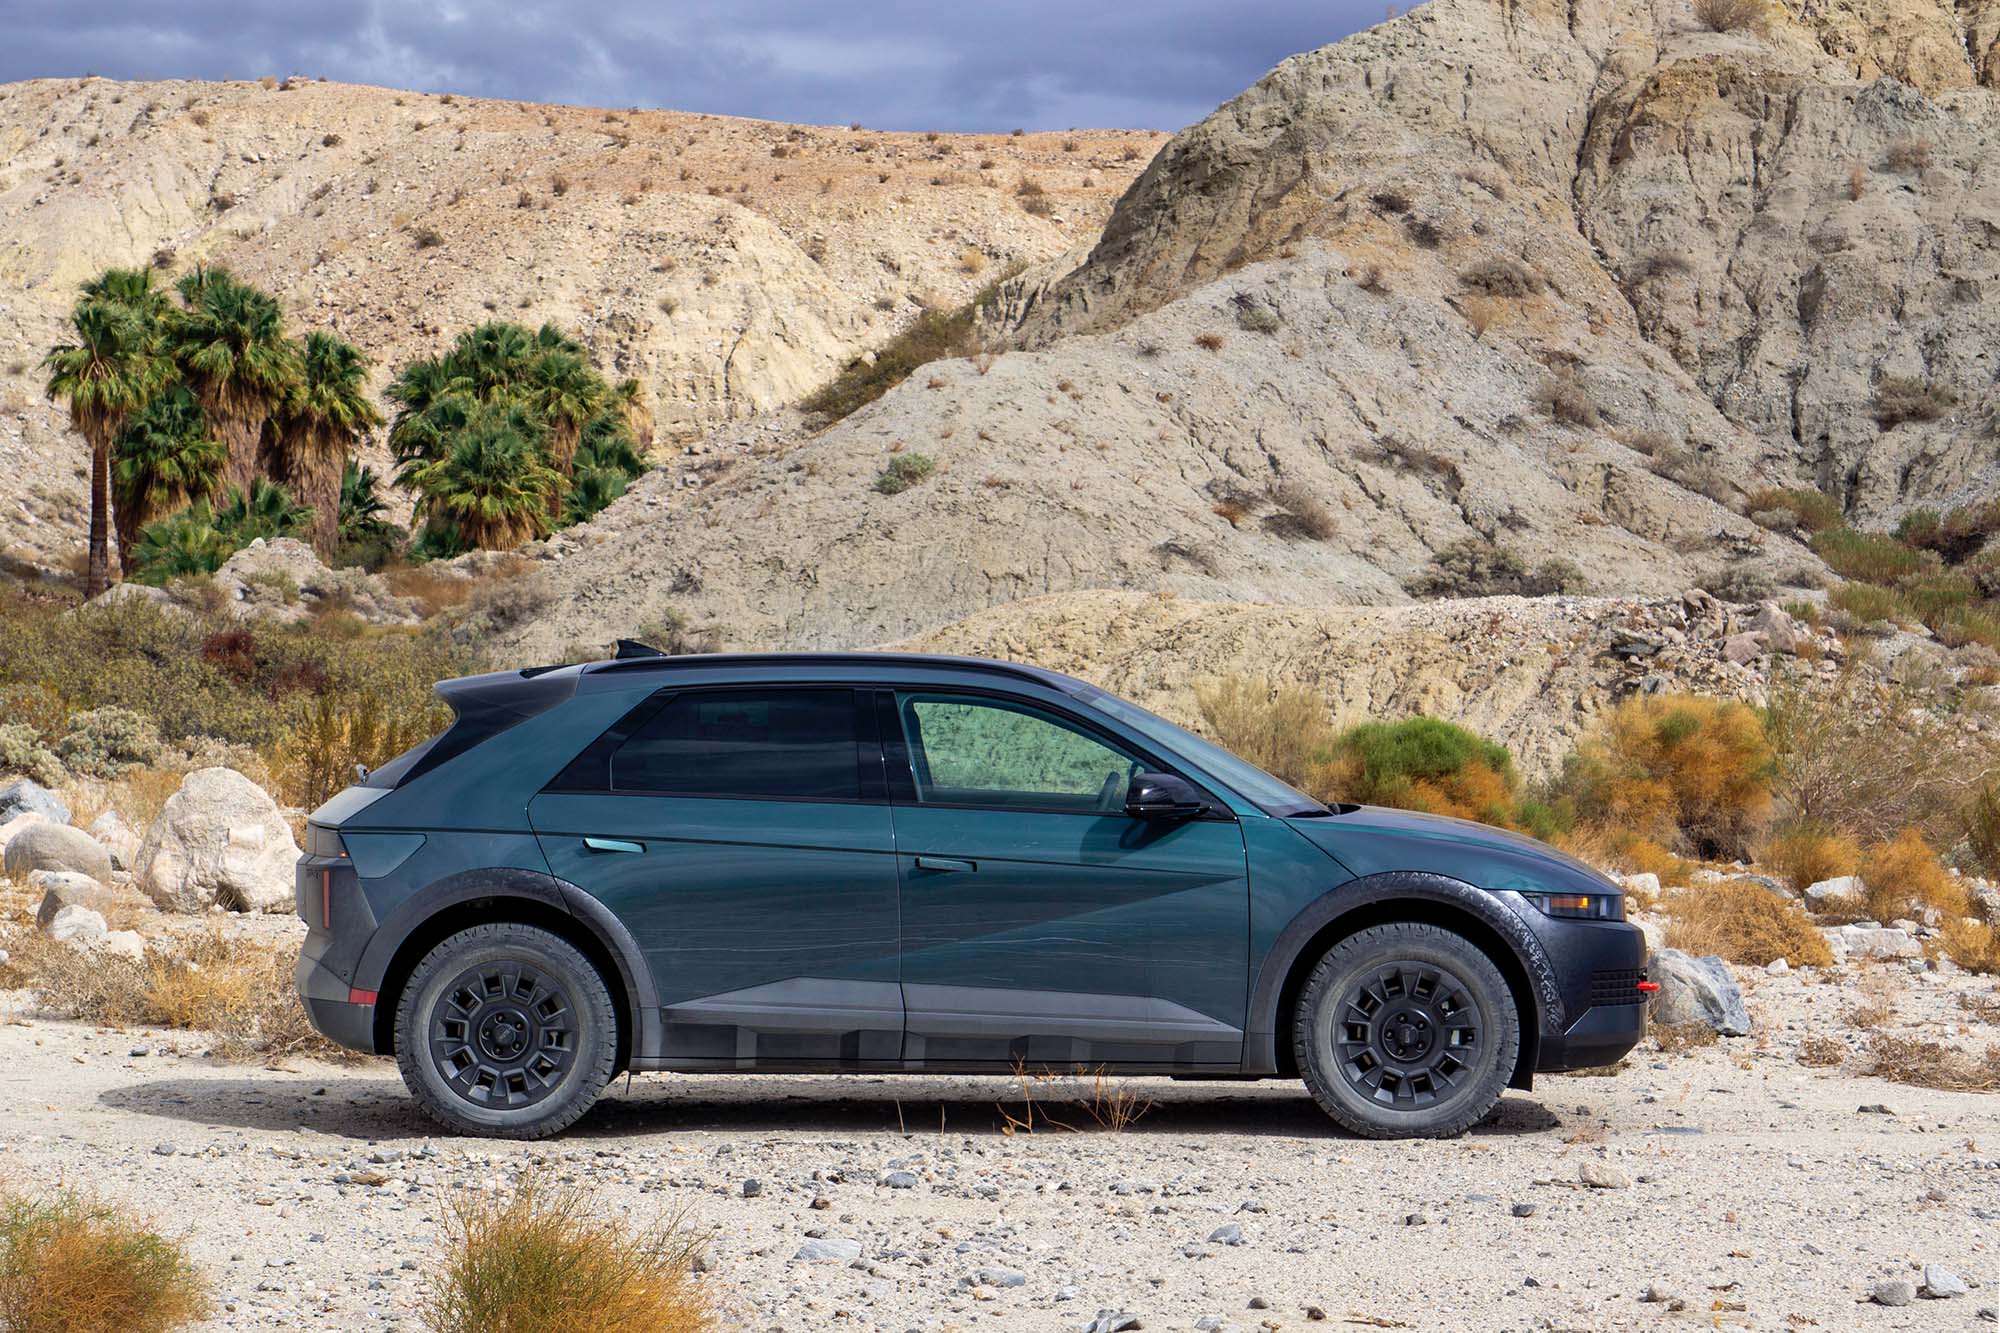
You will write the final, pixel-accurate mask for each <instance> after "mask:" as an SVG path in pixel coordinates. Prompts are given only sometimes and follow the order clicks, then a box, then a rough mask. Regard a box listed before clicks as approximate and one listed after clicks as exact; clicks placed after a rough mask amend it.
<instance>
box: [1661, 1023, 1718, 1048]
mask: <svg viewBox="0 0 2000 1333" xmlns="http://www.w3.org/2000/svg"><path fill="white" fill-rule="evenodd" d="M1647 1031H1648V1032H1649V1033H1650V1034H1651V1035H1652V1038H1653V1044H1654V1045H1655V1046H1658V1047H1659V1048H1660V1053H1661V1054H1662V1055H1682V1054H1685V1053H1686V1052H1688V1051H1696V1050H1700V1049H1701V1048H1702V1047H1704V1046H1713V1045H1715V1043H1716V1042H1718V1041H1720V1040H1722V1034H1721V1033H1719V1032H1717V1031H1716V1030H1715V1029H1714V1028H1712V1027H1710V1026H1709V1025H1708V1024H1706V1023H1655V1024H1653V1025H1652V1026H1651V1027H1650V1028H1648V1029H1647Z"/></svg>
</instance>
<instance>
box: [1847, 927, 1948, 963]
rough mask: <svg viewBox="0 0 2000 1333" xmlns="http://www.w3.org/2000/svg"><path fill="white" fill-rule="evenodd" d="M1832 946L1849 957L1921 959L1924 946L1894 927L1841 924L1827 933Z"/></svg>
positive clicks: (1908, 933)
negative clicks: (1844, 951) (1843, 951)
mask: <svg viewBox="0 0 2000 1333" xmlns="http://www.w3.org/2000/svg"><path fill="white" fill-rule="evenodd" d="M1827 940H1828V942H1829V943H1831V944H1833V945H1834V947H1836V948H1839V949H1844V950H1846V952H1847V956H1848V957H1849V958H1921V957H1923V954H1924V947H1923V946H1922V945H1921V944H1918V943H1917V941H1916V939H1915V938H1914V937H1913V936H1912V935H1911V934H1910V932H1909V931H1907V930H1903V929H1901V928H1899V927H1896V926H1867V925H1860V926H1842V927H1840V928H1839V929H1838V930H1831V931H1828V932H1827Z"/></svg>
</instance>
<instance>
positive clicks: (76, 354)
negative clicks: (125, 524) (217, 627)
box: [42, 295, 165, 597]
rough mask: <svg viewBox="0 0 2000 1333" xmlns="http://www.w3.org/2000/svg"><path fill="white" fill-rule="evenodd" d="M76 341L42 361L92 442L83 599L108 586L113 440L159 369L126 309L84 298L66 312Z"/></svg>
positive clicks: (51, 387) (151, 344) (53, 394)
mask: <svg viewBox="0 0 2000 1333" xmlns="http://www.w3.org/2000/svg"><path fill="white" fill-rule="evenodd" d="M70 330H71V332H72V333H73V334H74V340H73V341H70V342H63V343H57V344H56V345H55V346H54V347H51V348H50V349H49V351H48V355H47V356H45V357H44V358H43V359H42V365H43V366H44V367H45V368H46V369H47V370H48V372H49V381H48V395H49V398H50V399H51V400H57V399H60V400H62V402H63V403H64V405H65V406H66V407H67V408H68V409H69V423H70V429H72V430H74V431H75V432H76V433H77V434H79V435H81V436H83V438H84V440H85V441H86V442H87V443H88V444H89V445H90V565H89V572H88V573H87V575H86V576H85V580H84V596H86V597H95V596H97V595H98V594H99V593H101V592H103V591H104V590H105V589H106V588H108V587H110V586H111V443H112V441H113V440H114V439H115V438H116V437H117V435H118V432H119V430H120V429H121V428H122V427H123V426H124V424H125V420H126V418H127V417H129V416H131V415H132V414H133V413H134V412H136V411H138V410H139V409H140V408H141V407H143V406H145V403H146V400H147V399H148V398H150V397H151V396H152V394H153V393H154V391H155V390H156V389H158V388H159V386H160V384H161V382H162V380H163V379H164V371H165V366H164V365H163V363H162V362H161V359H160V355H159V339H158V337H157V335H156V331H155V330H154V329H153V328H152V327H151V326H150V325H149V324H148V323H147V322H146V321H145V320H144V319H142V318H141V317H140V316H139V315H138V314H137V313H135V312H134V311H133V310H132V309H131V308H130V307H128V306H125V305H123V304H120V303H117V302H114V301H109V300H99V299H94V298H92V297H90V296H87V295H86V296H85V297H84V298H83V299H82V300H80V301H78V302H77V303H76V307H75V308H74V309H73V310H72V311H71V312H70Z"/></svg>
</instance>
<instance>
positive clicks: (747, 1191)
mask: <svg viewBox="0 0 2000 1333" xmlns="http://www.w3.org/2000/svg"><path fill="white" fill-rule="evenodd" d="M763 1192H764V1182H763V1181H761V1180H759V1179H757V1178H756V1177H755V1176H752V1177H751V1178H750V1179H748V1180H746V1181H744V1182H743V1187H742V1193H743V1197H744V1198H746V1199H754V1198H756V1197H757V1196H758V1195H760V1194H762V1193H763Z"/></svg>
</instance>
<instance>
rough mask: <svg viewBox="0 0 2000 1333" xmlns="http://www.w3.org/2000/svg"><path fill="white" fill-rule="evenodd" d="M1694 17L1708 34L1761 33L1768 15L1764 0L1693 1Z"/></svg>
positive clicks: (1768, 17) (1767, 20)
mask: <svg viewBox="0 0 2000 1333" xmlns="http://www.w3.org/2000/svg"><path fill="white" fill-rule="evenodd" d="M1694 17H1695V22H1697V23H1699V24H1701V26H1702V27H1704V28H1707V29H1708V30H1709V31H1710V32H1757V33H1761V32H1763V31H1764V27H1765V25H1766V23H1768V22H1769V19H1770V13H1769V11H1768V10H1767V9H1766V8H1765V5H1764V0H1694Z"/></svg>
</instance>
